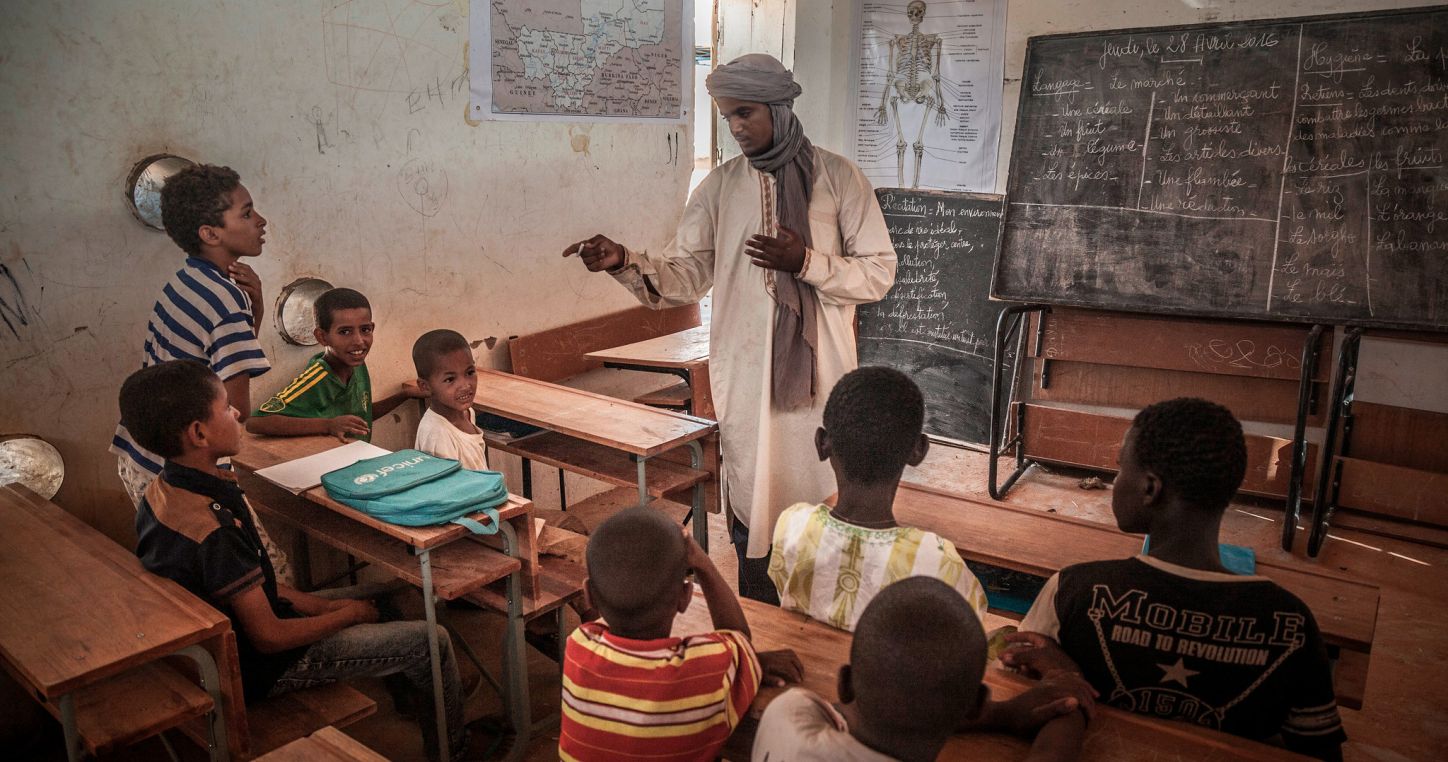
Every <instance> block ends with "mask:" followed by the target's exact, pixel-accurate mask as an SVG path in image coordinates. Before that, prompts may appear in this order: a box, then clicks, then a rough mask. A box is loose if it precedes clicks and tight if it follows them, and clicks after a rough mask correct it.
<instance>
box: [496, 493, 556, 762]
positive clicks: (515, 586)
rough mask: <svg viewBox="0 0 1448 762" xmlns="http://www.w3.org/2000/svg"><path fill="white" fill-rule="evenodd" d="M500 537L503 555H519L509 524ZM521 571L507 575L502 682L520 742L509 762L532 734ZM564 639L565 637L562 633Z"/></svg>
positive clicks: (500, 528)
mask: <svg viewBox="0 0 1448 762" xmlns="http://www.w3.org/2000/svg"><path fill="white" fill-rule="evenodd" d="M498 534H499V535H500V536H501V537H502V538H503V552H504V553H506V554H507V555H510V556H512V555H516V554H517V550H518V533H517V532H516V531H515V530H514V529H513V524H512V523H511V522H508V521H500V522H498ZM522 574H523V572H522V570H521V569H520V570H519V571H515V572H513V573H512V574H509V575H508V624H507V629H506V634H505V635H504V638H503V663H504V665H505V666H506V669H507V674H505V675H504V676H503V682H504V683H505V684H506V685H507V686H508V690H507V693H506V695H507V706H508V719H509V721H510V722H511V723H512V725H513V732H514V733H516V734H517V738H516V739H515V741H514V743H513V747H512V749H511V750H510V751H509V753H508V759H509V760H518V759H522V758H523V755H524V754H525V753H527V750H528V740H529V738H530V737H531V735H532V733H533V717H532V704H531V703H530V701H529V698H528V651H527V644H526V642H525V641H524V639H523V580H522ZM559 637H560V638H561V637H562V633H561V632H560V633H559Z"/></svg>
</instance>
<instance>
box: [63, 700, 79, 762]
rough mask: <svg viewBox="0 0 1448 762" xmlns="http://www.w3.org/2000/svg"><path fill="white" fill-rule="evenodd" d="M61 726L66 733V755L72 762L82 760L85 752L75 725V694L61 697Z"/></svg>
mask: <svg viewBox="0 0 1448 762" xmlns="http://www.w3.org/2000/svg"><path fill="white" fill-rule="evenodd" d="M57 703H58V704H60V727H61V730H62V731H63V732H64V734H65V757H66V759H68V760H70V762H80V758H81V757H82V756H84V754H85V752H84V750H83V749H81V746H80V731H78V730H76V727H75V694H73V693H67V694H65V695H64V696H61V697H60V700H59V701H58V702H57Z"/></svg>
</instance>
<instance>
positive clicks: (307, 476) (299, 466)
mask: <svg viewBox="0 0 1448 762" xmlns="http://www.w3.org/2000/svg"><path fill="white" fill-rule="evenodd" d="M391 452H392V451H391V450H384V449H382V448H381V447H378V446H377V445H374V444H372V443H371V442H363V441H361V440H358V441H356V442H349V443H347V444H344V445H342V446H341V447H333V448H332V449H330V450H327V451H325V452H319V453H317V454H316V455H308V456H307V457H305V458H297V459H296V460H289V461H287V462H285V463H278V464H276V465H275V466H269V467H267V468H263V469H261V470H259V471H257V472H256V475H257V476H260V477H261V478H263V479H266V480H267V481H269V482H271V483H272V484H275V485H277V486H278V487H281V488H282V489H284V490H286V491H288V492H290V493H292V494H293V495H300V494H301V493H303V492H306V491H307V490H309V489H311V488H313V487H316V486H319V485H321V483H322V474H325V473H327V472H328V471H336V470H337V469H339V468H346V467H347V466H350V465H352V464H353V463H356V462H357V461H359V460H366V459H368V458H376V457H378V456H380V455H387V454H390V453H391Z"/></svg>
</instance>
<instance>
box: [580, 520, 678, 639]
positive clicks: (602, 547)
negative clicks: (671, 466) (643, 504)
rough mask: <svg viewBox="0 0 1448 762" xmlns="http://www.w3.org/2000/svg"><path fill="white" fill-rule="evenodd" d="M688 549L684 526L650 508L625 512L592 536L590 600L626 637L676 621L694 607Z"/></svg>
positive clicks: (612, 626) (589, 539) (590, 545)
mask: <svg viewBox="0 0 1448 762" xmlns="http://www.w3.org/2000/svg"><path fill="white" fill-rule="evenodd" d="M687 557H688V545H687V542H686V540H685V539H684V535H683V533H682V532H681V531H680V529H679V526H678V525H677V524H675V523H674V522H672V521H670V520H669V519H668V517H667V516H664V515H663V514H662V513H659V512H657V511H655V510H652V509H650V508H629V509H627V510H623V511H619V512H618V513H616V514H614V515H613V516H611V517H610V518H609V519H608V520H607V521H605V522H603V523H602V524H600V525H599V526H598V528H597V529H595V530H593V533H592V534H591V535H589V537H588V583H587V591H588V596H589V599H590V600H591V602H592V603H593V605H594V606H596V607H597V608H598V610H599V611H600V612H601V613H602V614H603V618H604V619H605V620H607V621H608V624H609V627H610V628H611V629H613V630H615V631H617V632H619V633H621V634H623V635H625V636H628V635H629V634H631V633H636V632H640V631H645V630H654V629H657V628H659V627H661V626H663V627H664V629H665V631H667V625H668V624H669V623H670V622H672V621H673V618H674V614H676V613H678V612H680V611H683V610H684V609H686V608H688V607H689V601H690V600H691V598H690V596H691V595H692V592H693V590H692V585H690V584H689V583H688V582H687V581H686V575H687V573H688V571H689V568H688V563H687V561H686V559H687Z"/></svg>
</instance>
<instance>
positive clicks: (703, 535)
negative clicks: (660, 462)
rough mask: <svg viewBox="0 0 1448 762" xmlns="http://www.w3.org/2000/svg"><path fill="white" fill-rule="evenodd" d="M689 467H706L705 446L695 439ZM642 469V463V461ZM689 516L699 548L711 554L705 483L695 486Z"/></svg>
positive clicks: (690, 451) (691, 446) (691, 447)
mask: <svg viewBox="0 0 1448 762" xmlns="http://www.w3.org/2000/svg"><path fill="white" fill-rule="evenodd" d="M689 466H690V467H691V468H693V469H695V470H698V469H701V468H703V467H704V445H702V444H700V442H699V440H697V439H695V440H694V441H692V442H690V443H689ZM640 467H642V461H640ZM689 515H690V516H692V517H693V521H694V541H695V542H697V543H699V547H701V548H703V549H704V552H705V553H708V552H709V517H708V515H707V514H706V513H705V512H704V482H699V483H698V484H695V485H694V502H693V505H691V506H690V511H689Z"/></svg>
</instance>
